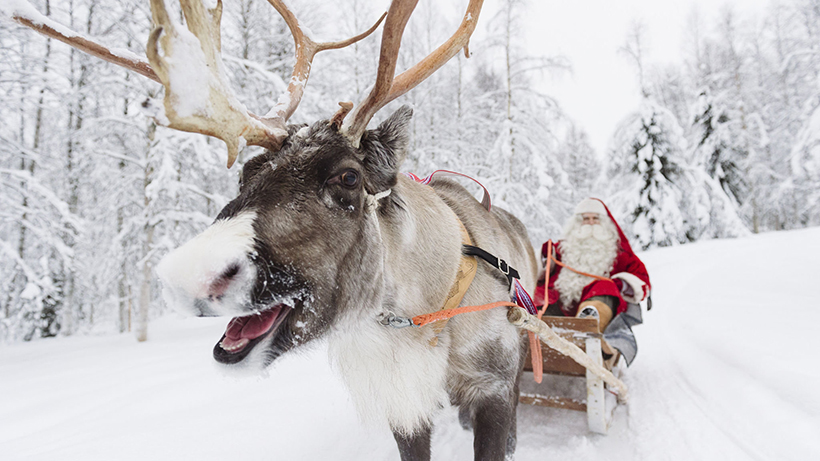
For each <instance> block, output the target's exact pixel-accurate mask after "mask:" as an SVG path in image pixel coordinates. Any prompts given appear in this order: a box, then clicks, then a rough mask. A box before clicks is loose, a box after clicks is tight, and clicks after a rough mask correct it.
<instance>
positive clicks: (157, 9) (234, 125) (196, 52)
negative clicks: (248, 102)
mask: <svg viewBox="0 0 820 461" xmlns="http://www.w3.org/2000/svg"><path fill="white" fill-rule="evenodd" d="M180 4H181V6H182V12H183V14H184V15H185V21H186V23H187V25H188V30H187V31H186V30H184V29H182V28H181V27H180V26H179V24H176V23H174V21H172V20H171V18H170V16H169V15H168V10H167V9H166V7H165V1H164V0H151V12H152V13H153V16H154V22H155V23H156V27H155V28H154V30H153V31H152V32H151V35H150V36H149V38H148V47H147V48H146V52H147V54H148V60H149V61H150V62H151V66H152V67H153V68H154V71H155V72H156V73H157V75H158V76H159V78H160V80H161V81H162V84H163V85H164V86H165V99H164V106H165V116H166V117H167V119H166V120H161V122H165V123H163V124H165V125H167V126H169V127H171V128H174V129H177V130H182V131H188V132H192V133H203V134H207V135H210V136H214V137H217V138H219V139H221V140H223V141H225V144H226V145H227V146H228V167H229V168H230V167H231V165H233V162H234V160H236V156H237V155H238V153H239V148H240V147H241V145H242V144H243V143H247V144H251V145H256V146H263V147H266V148H268V149H278V148H279V147H280V146H281V143H282V141H283V140H284V139H285V137H287V130H286V129H285V120H284V119H277V118H270V119H264V118H260V117H255V116H252V115H251V114H250V112H248V110H247V109H246V108H245V106H244V105H243V104H242V103H241V102H239V100H238V99H237V98H236V96H235V95H234V93H233V90H232V89H231V87H230V84H229V83H228V79H227V77H226V75H225V72H224V66H223V64H222V57H221V43H220V40H221V39H220V33H219V24H220V20H221V17H222V1H221V0H219V1H217V3H216V6H215V7H214V8H213V9H206V8H205V7H204V6H203V5H202V2H201V1H200V0H180Z"/></svg>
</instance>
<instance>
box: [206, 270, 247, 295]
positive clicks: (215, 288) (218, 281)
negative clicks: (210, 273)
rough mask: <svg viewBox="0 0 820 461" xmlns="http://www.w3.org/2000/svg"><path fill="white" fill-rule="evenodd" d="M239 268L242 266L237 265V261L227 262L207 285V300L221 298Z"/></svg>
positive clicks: (237, 273)
mask: <svg viewBox="0 0 820 461" xmlns="http://www.w3.org/2000/svg"><path fill="white" fill-rule="evenodd" d="M241 270H242V266H241V265H239V263H232V264H229V265H228V267H226V268H225V269H224V270H223V271H222V273H221V274H219V275H218V276H216V277H214V279H213V281H212V282H211V284H210V285H209V286H208V300H209V301H214V300H219V299H221V298H222V296H223V295H224V294H225V292H226V291H228V288H229V287H230V286H231V284H232V283H233V281H234V279H235V278H236V276H237V275H239V273H240V271H241Z"/></svg>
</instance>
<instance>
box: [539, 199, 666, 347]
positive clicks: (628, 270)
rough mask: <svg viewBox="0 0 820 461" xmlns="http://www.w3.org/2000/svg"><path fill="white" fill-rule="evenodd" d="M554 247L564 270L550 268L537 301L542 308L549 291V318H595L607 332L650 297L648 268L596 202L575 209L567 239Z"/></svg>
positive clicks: (585, 202)
mask: <svg viewBox="0 0 820 461" xmlns="http://www.w3.org/2000/svg"><path fill="white" fill-rule="evenodd" d="M547 248H548V244H546V243H545V244H544V246H543V247H542V249H541V257H542V263H543V262H545V261H546V259H547V251H548V249H547ZM552 248H553V252H554V257H555V259H556V260H558V261H561V262H562V263H563V264H564V265H565V266H566V268H564V267H561V266H559V265H557V264H552V265H551V266H552V267H551V270H550V272H551V273H550V275H549V284H548V285H547V287H546V288H547V289H546V290H545V278H546V277H545V274H544V273H543V269H542V274H541V277H539V281H538V286H537V287H536V290H535V302H536V305H541V306H543V304H544V300H545V299H544V298H545V296H544V294H545V291H546V294H547V296H546V298H547V310H546V315H557V316H579V317H588V316H592V317H597V318H598V322H599V324H598V326H599V328H600V331H602V332H603V331H604V329H605V328H606V326H607V325H608V324H609V322H610V321H611V320H612V318H613V317H614V316H615V315H618V314H620V313H622V312H624V311H626V309H627V305H628V303H636V304H637V303H640V302H641V301H643V300H644V299H645V298H646V297H647V296H648V295H649V291H650V288H651V286H650V284H649V275H648V274H647V272H646V267H644V265H643V262H641V260H640V259H638V257H637V256H635V253H634V252H633V251H632V247H631V246H630V245H629V241H628V240H627V239H626V236H624V233H623V232H622V231H621V228H620V226H618V223H617V222H615V219H614V218H613V217H612V214H611V213H610V212H609V209H608V208H607V207H606V205H604V203H603V202H602V201H600V200H598V199H594V198H587V199H584V200H582V201H581V203H579V204H578V206H577V207H575V212H574V214H573V215H572V216H570V218H569V220H567V223H566V225H565V226H564V235H563V238H562V239H561V240H559V241H558V243H557V244H556V245H554V246H553V247H552ZM568 268H572V269H574V271H573V270H571V269H568ZM576 271H577V272H576ZM580 272H583V273H585V274H582V273H580ZM587 274H589V275H587ZM591 276H597V277H600V278H595V277H591Z"/></svg>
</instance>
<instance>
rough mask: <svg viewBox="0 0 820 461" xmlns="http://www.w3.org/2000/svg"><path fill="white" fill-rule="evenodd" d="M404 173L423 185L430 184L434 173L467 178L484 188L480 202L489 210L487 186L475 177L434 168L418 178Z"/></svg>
mask: <svg viewBox="0 0 820 461" xmlns="http://www.w3.org/2000/svg"><path fill="white" fill-rule="evenodd" d="M404 174H405V175H406V176H407V177H408V178H410V179H412V180H413V181H416V182H417V183H421V184H424V185H428V184H430V181H432V180H433V175H436V174H439V175H444V176H461V177H462V178H467V179H469V180H470V181H473V182H474V183H476V184H478V185H479V186H481V189H483V190H484V195H483V196H482V197H481V204H482V205H483V206H484V208H485V209H486V210H487V211H490V206H491V204H490V193H489V192H488V191H487V188H486V187H484V185H483V184H481V183H480V182H478V181H477V180H476V179H475V178H472V177H470V176H467V175H466V174H462V173H456V172H455V171H450V170H436V171H434V172H432V173H430V175H429V176H427V177H426V178H419V177H418V176H416V175H414V174H413V173H404Z"/></svg>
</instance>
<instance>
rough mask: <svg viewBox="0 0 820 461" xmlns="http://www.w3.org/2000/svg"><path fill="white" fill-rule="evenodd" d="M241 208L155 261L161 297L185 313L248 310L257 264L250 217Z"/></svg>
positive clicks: (217, 313) (237, 313)
mask: <svg viewBox="0 0 820 461" xmlns="http://www.w3.org/2000/svg"><path fill="white" fill-rule="evenodd" d="M255 219H256V213H255V212H253V211H244V212H242V213H240V214H238V215H237V216H235V217H232V218H228V219H225V220H220V221H217V222H215V223H213V224H212V225H211V226H210V227H208V228H207V229H205V231H204V232H202V233H201V234H199V235H197V236H196V237H194V238H193V239H191V240H190V241H189V242H187V243H186V244H184V245H182V246H181V247H179V248H177V249H176V250H174V251H172V252H171V253H169V254H168V255H166V256H165V257H164V258H162V260H161V261H160V262H159V264H158V265H157V270H156V272H157V275H158V276H159V279H160V281H161V282H162V286H163V290H162V294H163V297H164V298H165V302H166V303H167V304H168V305H170V306H171V307H173V308H174V309H176V310H178V311H179V312H181V313H183V314H185V315H197V316H223V315H228V316H235V315H242V314H247V313H248V311H247V309H243V306H247V305H248V304H249V300H250V292H251V289H252V287H253V284H254V282H255V280H256V268H255V266H254V264H253V263H252V262H251V260H250V256H251V255H252V254H253V252H254V235H255V234H254V230H253V223H254V220H255Z"/></svg>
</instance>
